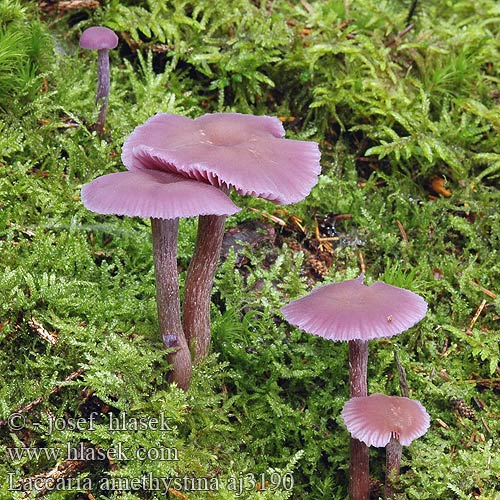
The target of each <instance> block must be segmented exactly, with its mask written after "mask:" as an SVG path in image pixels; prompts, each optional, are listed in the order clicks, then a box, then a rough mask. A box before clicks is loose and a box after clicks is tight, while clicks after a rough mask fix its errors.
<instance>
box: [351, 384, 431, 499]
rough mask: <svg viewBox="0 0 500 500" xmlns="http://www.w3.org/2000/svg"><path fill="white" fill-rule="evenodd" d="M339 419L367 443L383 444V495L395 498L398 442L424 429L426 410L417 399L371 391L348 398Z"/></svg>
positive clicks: (406, 441)
mask: <svg viewBox="0 0 500 500" xmlns="http://www.w3.org/2000/svg"><path fill="white" fill-rule="evenodd" d="M342 419H343V421H344V424H345V426H346V427H347V430H348V431H349V433H350V434H351V436H353V437H354V438H355V439H357V440H359V441H362V442H363V443H364V444H365V445H366V446H376V447H384V446H385V447H386V470H385V492H384V497H385V498H387V499H389V498H392V499H394V494H395V491H394V483H395V481H396V479H397V477H398V476H399V469H400V467H401V445H403V446H409V445H410V444H411V442H412V441H413V440H414V439H417V438H419V437H420V436H423V435H424V434H425V433H426V432H427V429H428V428H429V425H430V417H429V414H428V413H427V411H426V410H425V408H424V407H423V406H422V404H421V403H420V401H416V400H412V399H409V398H406V397H398V396H386V395H385V394H372V395H371V396H367V397H360V398H352V399H350V400H349V401H347V403H346V404H345V405H344V408H343V409H342Z"/></svg>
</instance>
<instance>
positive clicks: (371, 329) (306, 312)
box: [281, 274, 427, 499]
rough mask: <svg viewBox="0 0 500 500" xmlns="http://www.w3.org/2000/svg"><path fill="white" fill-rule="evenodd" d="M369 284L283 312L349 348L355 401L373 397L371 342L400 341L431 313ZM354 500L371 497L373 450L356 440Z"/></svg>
mask: <svg viewBox="0 0 500 500" xmlns="http://www.w3.org/2000/svg"><path fill="white" fill-rule="evenodd" d="M363 280H364V274H361V275H360V276H359V277H358V278H356V279H353V280H346V281H342V282H340V283H331V284H329V285H324V286H320V287H318V288H316V289H315V290H313V291H312V292H311V293H310V294H309V295H307V296H306V297H302V298H300V299H298V300H295V301H292V302H290V303H289V304H288V305H286V306H284V307H283V308H282V309H281V312H282V313H283V315H284V316H285V318H286V320H287V321H288V322H289V323H291V324H292V325H295V326H298V327H299V328H301V329H302V330H304V331H305V332H308V333H312V334H313V335H318V336H320V337H323V338H325V339H328V340H333V341H348V342H349V387H350V395H351V397H363V396H367V366H368V340H370V339H376V338H381V337H392V336H393V335H397V334H399V333H401V332H403V331H405V330H407V329H408V328H410V327H412V326H413V325H414V324H416V323H417V322H418V321H420V320H421V319H422V318H423V317H424V316H425V314H426V312H427V304H426V302H425V301H424V299H422V297H420V296H419V295H417V294H415V293H413V292H410V291H409V290H405V289H403V288H398V287H395V286H392V285H388V284H386V283H382V282H377V283H374V284H373V285H370V286H367V285H365V284H363ZM350 496H351V498H357V499H367V498H368V496H369V483H368V448H367V447H366V446H365V445H364V444H363V443H361V442H360V441H358V440H356V439H351V457H350Z"/></svg>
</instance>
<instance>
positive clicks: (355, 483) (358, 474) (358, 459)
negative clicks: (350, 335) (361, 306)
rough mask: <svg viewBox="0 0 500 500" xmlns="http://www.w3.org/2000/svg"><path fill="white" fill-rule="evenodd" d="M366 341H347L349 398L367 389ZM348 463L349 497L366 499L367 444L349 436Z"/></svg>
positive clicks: (365, 392)
mask: <svg viewBox="0 0 500 500" xmlns="http://www.w3.org/2000/svg"><path fill="white" fill-rule="evenodd" d="M367 369H368V341H367V340H350V341H349V389H350V393H351V398H358V397H364V396H367V394H368V389H367ZM350 452H351V454H350V463H349V475H350V481H349V498H350V499H351V500H368V499H369V498H370V483H369V477H368V470H369V469H368V446H366V444H364V443H362V442H361V441H358V440H357V439H354V438H351V446H350Z"/></svg>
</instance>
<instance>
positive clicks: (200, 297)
mask: <svg viewBox="0 0 500 500" xmlns="http://www.w3.org/2000/svg"><path fill="white" fill-rule="evenodd" d="M225 220H226V216H225V215H201V216H200V217H199V218H198V234H197V237H196V245H195V250H194V253H193V257H192V259H191V263H190V264H189V269H188V272H187V277H186V284H185V289H184V331H185V333H186V339H187V342H188V344H189V346H190V348H191V349H192V350H193V352H194V362H195V364H197V363H199V362H200V361H201V360H202V359H204V358H206V357H207V356H208V353H209V351H210V339H211V331H210V300H211V296H212V286H213V282H214V277H215V272H216V271H217V264H218V262H219V257H220V250H221V247H222V239H223V237H224V222H225Z"/></svg>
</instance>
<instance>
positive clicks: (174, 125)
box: [122, 113, 321, 204]
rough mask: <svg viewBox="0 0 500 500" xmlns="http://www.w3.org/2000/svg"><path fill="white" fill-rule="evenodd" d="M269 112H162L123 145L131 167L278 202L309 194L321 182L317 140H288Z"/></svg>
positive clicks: (280, 125)
mask: <svg viewBox="0 0 500 500" xmlns="http://www.w3.org/2000/svg"><path fill="white" fill-rule="evenodd" d="M284 135H285V131H284V129H283V126H282V124H281V122H280V121H279V120H278V119H277V118H274V117H270V116H253V115H244V114H240V113H214V114H206V115H203V116H200V117H199V118H196V119H194V120H193V119H191V118H187V117H185V116H178V115H171V114H167V113H160V114H157V115H155V116H153V117H152V118H150V119H149V120H147V121H146V122H145V123H144V124H142V125H139V126H138V127H137V128H136V129H135V130H134V131H133V132H132V134H131V135H130V136H129V137H128V138H127V140H126V141H125V144H124V145H123V152H122V160H123V163H124V164H125V166H126V167H127V168H128V169H129V170H137V169H156V170H165V171H170V172H176V173H179V174H182V175H183V176H186V177H189V178H192V179H196V180H202V181H204V182H209V183H210V184H212V185H215V186H219V187H233V188H234V189H235V190H236V191H238V192H239V193H240V194H250V195H253V196H257V197H261V198H266V199H269V200H271V201H273V202H275V203H278V204H288V203H295V202H297V201H300V200H302V199H303V198H305V197H306V196H307V195H308V194H309V192H310V191H311V189H312V188H313V186H314V185H315V184H316V182H317V180H318V175H319V173H320V170H321V167H320V164H319V159H320V156H321V155H320V152H319V147H318V144H317V143H315V142H309V141H297V140H290V139H283V136H284Z"/></svg>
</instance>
